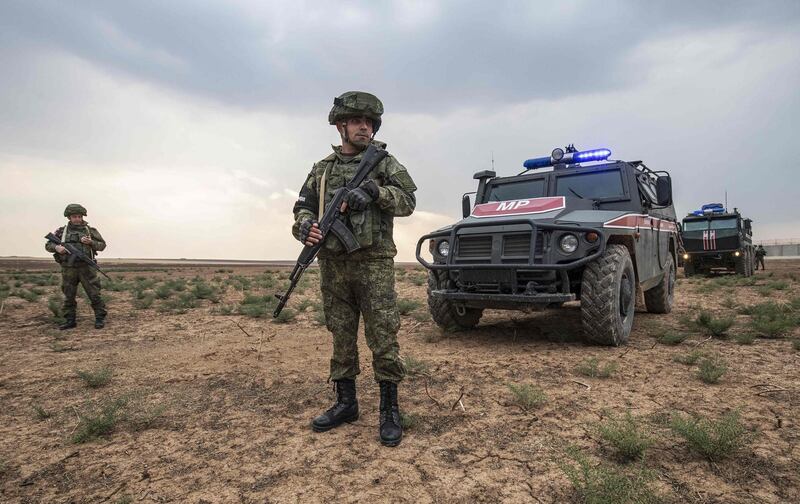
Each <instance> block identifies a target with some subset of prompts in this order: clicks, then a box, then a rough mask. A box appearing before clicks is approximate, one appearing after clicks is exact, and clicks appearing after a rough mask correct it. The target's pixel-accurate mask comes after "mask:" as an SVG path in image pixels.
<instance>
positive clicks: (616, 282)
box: [581, 245, 636, 346]
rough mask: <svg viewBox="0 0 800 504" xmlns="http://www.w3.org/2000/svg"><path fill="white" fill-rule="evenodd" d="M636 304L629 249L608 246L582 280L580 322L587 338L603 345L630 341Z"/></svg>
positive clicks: (587, 267) (586, 270) (593, 262)
mask: <svg viewBox="0 0 800 504" xmlns="http://www.w3.org/2000/svg"><path fill="white" fill-rule="evenodd" d="M635 306H636V276H635V273H634V271H633V261H631V255H630V254H629V253H628V249H627V248H625V247H624V246H622V245H609V246H608V247H607V248H606V250H605V252H603V255H602V256H600V257H599V258H597V259H595V260H594V261H592V262H590V263H589V264H588V265H587V266H586V268H585V269H584V271H583V279H582V280H581V321H582V322H583V332H584V334H585V335H586V338H587V339H588V340H590V341H593V342H595V343H599V344H601V345H613V346H619V345H622V344H624V343H625V342H627V341H628V337H629V336H630V334H631V328H632V327H633V315H634V309H635Z"/></svg>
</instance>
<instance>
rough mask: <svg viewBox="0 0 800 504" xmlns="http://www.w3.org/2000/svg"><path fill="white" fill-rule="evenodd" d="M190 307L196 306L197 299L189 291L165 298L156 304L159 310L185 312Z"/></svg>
mask: <svg viewBox="0 0 800 504" xmlns="http://www.w3.org/2000/svg"><path fill="white" fill-rule="evenodd" d="M191 308H197V299H196V298H195V296H194V294H193V293H191V292H182V293H181V294H179V295H178V296H177V297H172V298H170V299H165V300H163V301H162V302H161V304H160V305H159V306H158V311H160V312H171V313H178V314H180V313H186V312H187V311H189V310H190V309H191Z"/></svg>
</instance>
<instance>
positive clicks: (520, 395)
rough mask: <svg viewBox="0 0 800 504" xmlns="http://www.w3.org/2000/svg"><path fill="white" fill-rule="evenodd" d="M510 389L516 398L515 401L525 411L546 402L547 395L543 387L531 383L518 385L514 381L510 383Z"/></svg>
mask: <svg viewBox="0 0 800 504" xmlns="http://www.w3.org/2000/svg"><path fill="white" fill-rule="evenodd" d="M508 390H510V391H511V395H512V396H513V398H514V403H515V404H516V405H517V406H519V407H520V408H522V409H523V410H524V411H530V410H532V409H533V408H536V407H537V406H540V405H542V404H544V402H545V401H546V400H547V396H546V395H545V393H544V390H542V389H541V387H538V386H536V385H530V384H527V383H526V384H522V385H516V384H514V383H509V384H508Z"/></svg>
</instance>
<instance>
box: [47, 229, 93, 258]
mask: <svg viewBox="0 0 800 504" xmlns="http://www.w3.org/2000/svg"><path fill="white" fill-rule="evenodd" d="M84 236H88V237H89V238H91V237H92V233H91V231H90V229H89V225H88V224H79V225H77V226H75V225H73V224H67V225H66V226H64V227H63V228H62V232H61V241H62V242H64V243H70V244H72V245H73V246H75V247H78V248H80V249H81V250H83V252H84V253H85V254H86V255H88V256H89V257H91V258H92V259H94V249H93V248H92V247H90V246H89V245H85V244H83V243H81V238H82V237H84ZM56 256H57V257H56V259H59V258H61V259H63V256H61V254H56ZM59 262H61V261H59Z"/></svg>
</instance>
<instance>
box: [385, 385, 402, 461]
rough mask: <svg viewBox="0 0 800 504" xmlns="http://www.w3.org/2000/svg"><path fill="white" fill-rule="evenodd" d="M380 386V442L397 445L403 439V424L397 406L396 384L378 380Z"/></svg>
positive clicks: (386, 444)
mask: <svg viewBox="0 0 800 504" xmlns="http://www.w3.org/2000/svg"><path fill="white" fill-rule="evenodd" d="M380 386H381V426H380V436H381V443H382V444H383V445H384V446H397V445H399V444H400V441H401V440H402V439H403V426H402V425H401V424H400V408H399V407H398V406H397V384H396V383H392V382H390V381H382V382H380Z"/></svg>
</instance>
